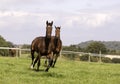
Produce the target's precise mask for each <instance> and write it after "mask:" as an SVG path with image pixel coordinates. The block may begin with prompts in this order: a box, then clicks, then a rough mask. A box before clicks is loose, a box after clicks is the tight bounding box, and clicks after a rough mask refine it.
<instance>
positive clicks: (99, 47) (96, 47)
mask: <svg viewBox="0 0 120 84" xmlns="http://www.w3.org/2000/svg"><path fill="white" fill-rule="evenodd" d="M86 51H87V52H91V53H99V52H100V51H101V52H102V53H106V52H107V48H106V46H105V45H104V44H103V43H101V42H99V41H95V42H92V43H90V44H89V45H88V46H87V47H86Z"/></svg>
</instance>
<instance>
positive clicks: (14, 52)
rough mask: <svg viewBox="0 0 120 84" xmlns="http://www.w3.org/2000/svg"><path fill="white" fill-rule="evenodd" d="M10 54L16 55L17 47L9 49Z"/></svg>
mask: <svg viewBox="0 0 120 84" xmlns="http://www.w3.org/2000/svg"><path fill="white" fill-rule="evenodd" d="M9 54H10V56H12V57H14V56H15V55H16V49H9Z"/></svg>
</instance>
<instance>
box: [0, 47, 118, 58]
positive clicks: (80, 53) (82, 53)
mask: <svg viewBox="0 0 120 84" xmlns="http://www.w3.org/2000/svg"><path fill="white" fill-rule="evenodd" d="M0 49H7V50H9V49H15V50H16V51H17V53H18V54H17V55H18V56H21V52H22V51H30V49H22V48H10V47H0ZM61 54H63V55H64V54H79V56H80V55H84V54H88V55H89V60H90V56H99V58H100V60H101V57H108V58H111V59H112V58H120V56H119V55H105V54H102V53H101V52H100V53H99V54H95V53H84V52H74V51H61Z"/></svg>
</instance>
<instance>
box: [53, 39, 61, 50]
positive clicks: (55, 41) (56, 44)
mask: <svg viewBox="0 0 120 84" xmlns="http://www.w3.org/2000/svg"><path fill="white" fill-rule="evenodd" d="M59 41H60V37H55V40H54V44H55V48H56V47H57V46H58V43H59Z"/></svg>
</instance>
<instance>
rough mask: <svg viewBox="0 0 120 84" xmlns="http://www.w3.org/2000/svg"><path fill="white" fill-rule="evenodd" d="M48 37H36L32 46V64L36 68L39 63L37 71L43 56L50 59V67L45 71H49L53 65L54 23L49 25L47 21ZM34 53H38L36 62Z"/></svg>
mask: <svg viewBox="0 0 120 84" xmlns="http://www.w3.org/2000/svg"><path fill="white" fill-rule="evenodd" d="M46 25H47V27H46V36H45V37H36V38H35V39H34V40H33V41H32V44H31V55H32V63H31V68H34V66H35V64H36V62H37V61H38V63H37V70H39V66H40V59H41V56H46V57H47V58H48V59H49V65H48V66H47V68H46V70H45V71H48V70H49V68H50V67H51V65H52V62H53V55H52V48H51V45H52V43H51V34H52V25H53V21H52V22H51V23H48V21H46ZM34 52H37V53H38V56H37V57H36V59H35V60H34Z"/></svg>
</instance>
